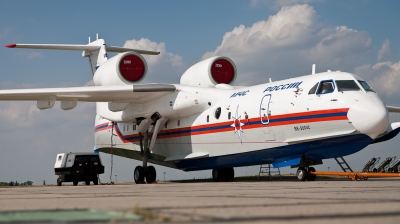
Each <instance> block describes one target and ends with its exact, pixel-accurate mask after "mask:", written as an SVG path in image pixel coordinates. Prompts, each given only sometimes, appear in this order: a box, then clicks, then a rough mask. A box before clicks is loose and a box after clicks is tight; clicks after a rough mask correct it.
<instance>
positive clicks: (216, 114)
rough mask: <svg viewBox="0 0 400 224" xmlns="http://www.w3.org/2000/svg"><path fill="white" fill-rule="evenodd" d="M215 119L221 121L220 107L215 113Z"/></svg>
mask: <svg viewBox="0 0 400 224" xmlns="http://www.w3.org/2000/svg"><path fill="white" fill-rule="evenodd" d="M214 116H215V118H217V119H219V116H221V107H218V108H217V109H216V110H215V112H214Z"/></svg>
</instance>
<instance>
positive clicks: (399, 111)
mask: <svg viewBox="0 0 400 224" xmlns="http://www.w3.org/2000/svg"><path fill="white" fill-rule="evenodd" d="M386 108H387V110H388V111H389V112H392V113H400V107H392V106H386Z"/></svg>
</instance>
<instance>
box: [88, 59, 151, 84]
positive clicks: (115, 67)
mask: <svg viewBox="0 0 400 224" xmlns="http://www.w3.org/2000/svg"><path fill="white" fill-rule="evenodd" d="M146 74H147V63H146V60H145V59H144V58H143V57H142V56H141V55H140V54H138V53H136V52H125V53H122V54H118V55H116V56H114V57H112V58H110V59H108V60H107V61H106V62H104V63H103V64H102V65H101V66H100V67H99V68H98V69H97V71H96V72H95V73H94V77H93V81H94V84H95V85H96V86H109V85H126V84H138V83H141V82H142V81H143V79H144V78H145V77H146Z"/></svg>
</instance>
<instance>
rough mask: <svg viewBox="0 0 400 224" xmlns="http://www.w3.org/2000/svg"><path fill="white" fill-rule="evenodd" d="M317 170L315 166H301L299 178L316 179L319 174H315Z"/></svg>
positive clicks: (298, 173)
mask: <svg viewBox="0 0 400 224" xmlns="http://www.w3.org/2000/svg"><path fill="white" fill-rule="evenodd" d="M313 172H315V169H314V167H308V168H306V167H299V168H298V169H297V172H296V177H297V180H299V181H305V180H308V181H314V180H315V179H316V178H317V175H315V174H313Z"/></svg>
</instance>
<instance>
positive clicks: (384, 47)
mask: <svg viewBox="0 0 400 224" xmlns="http://www.w3.org/2000/svg"><path fill="white" fill-rule="evenodd" d="M387 53H390V41H389V40H385V41H383V44H382V47H381V49H380V50H379V52H378V61H380V60H381V59H382V57H383V55H385V54H387Z"/></svg>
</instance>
